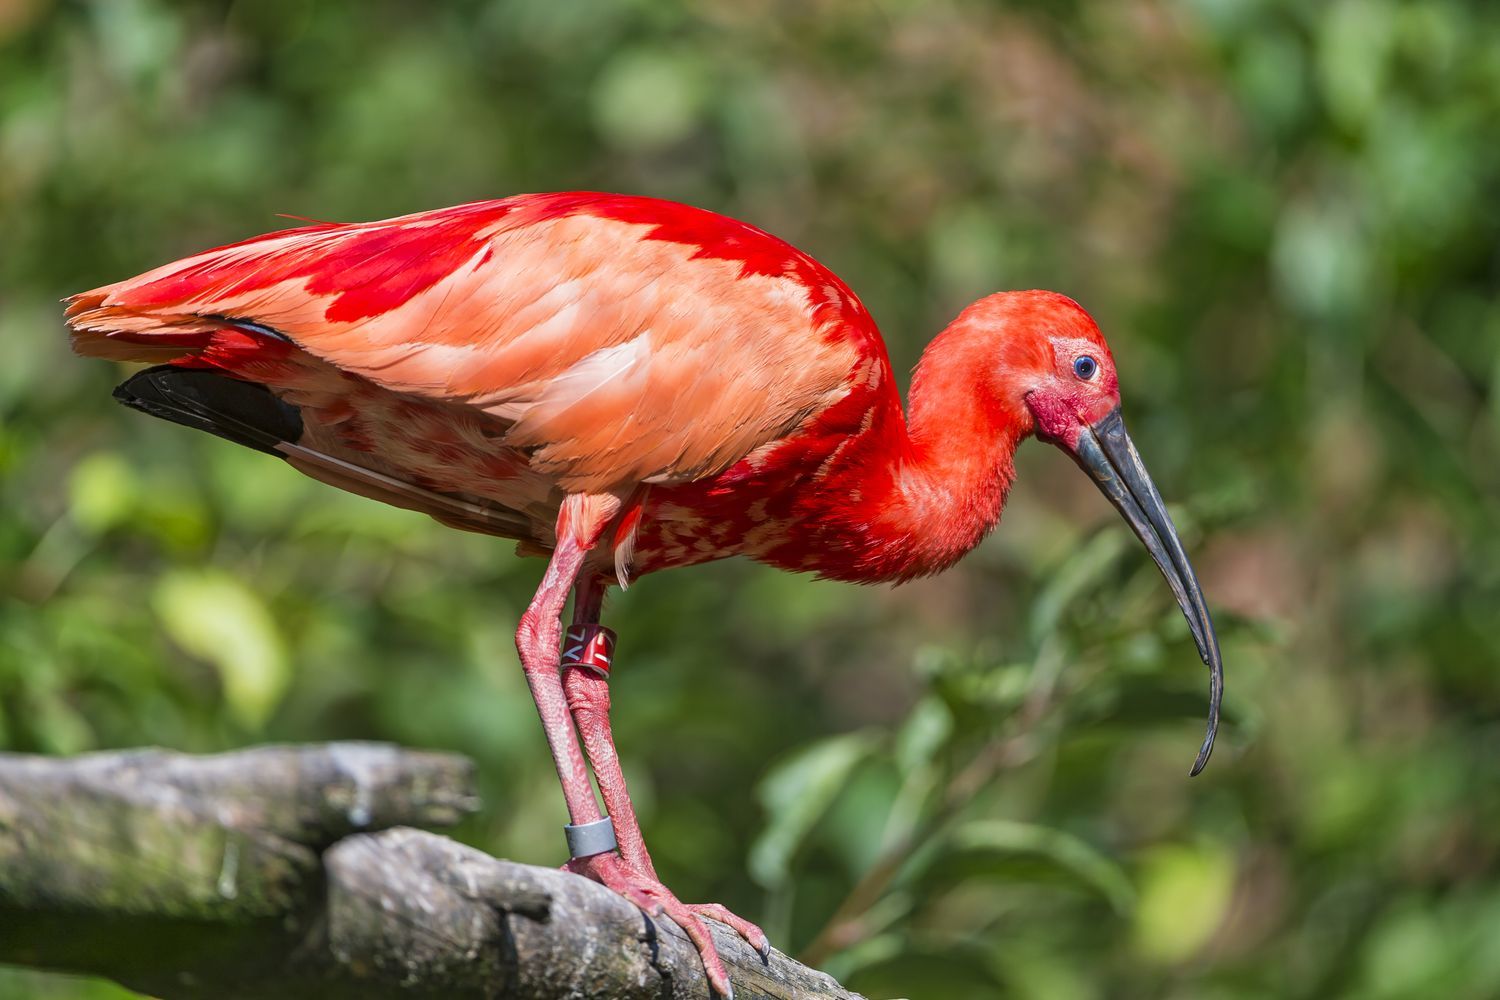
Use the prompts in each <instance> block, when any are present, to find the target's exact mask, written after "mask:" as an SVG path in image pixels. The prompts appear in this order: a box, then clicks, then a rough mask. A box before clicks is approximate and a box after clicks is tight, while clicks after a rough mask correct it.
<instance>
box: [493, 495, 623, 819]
mask: <svg viewBox="0 0 1500 1000" xmlns="http://www.w3.org/2000/svg"><path fill="white" fill-rule="evenodd" d="M609 499H611V500H613V499H614V498H613V497H611V498H609ZM618 506H619V501H618V500H616V501H615V509H614V510H611V509H609V505H608V504H607V503H604V504H602V509H600V508H601V503H600V501H599V499H598V498H594V497H586V496H581V495H574V496H570V497H568V498H567V499H566V500H565V501H563V507H562V511H561V512H560V513H559V514H558V519H557V547H556V549H554V550H553V553H552V561H551V562H549V563H548V564H547V572H546V575H544V576H543V577H542V585H541V586H540V587H538V588H537V592H536V596H535V597H533V598H532V600H531V606H530V607H528V608H527V609H526V613H525V614H523V615H522V616H521V624H520V627H519V628H517V630H516V649H517V651H519V652H520V654H521V667H522V669H523V670H525V672H526V684H527V686H528V687H530V688H531V697H532V700H534V701H535V702H536V710H537V713H538V714H539V715H540V716H541V717H542V729H543V730H545V732H546V734H547V745H548V746H549V747H550V748H551V749H552V761H553V763H554V764H556V765H557V777H558V779H559V780H561V781H562V790H563V799H564V800H565V801H566V802H567V805H568V816H569V817H570V820H571V822H573V823H575V824H582V823H590V822H593V821H594V820H597V819H599V818H600V814H599V804H598V803H597V802H596V801H594V786H593V785H592V784H591V783H590V782H589V772H588V767H587V765H585V764H584V762H583V754H581V753H580V752H579V750H578V737H577V735H576V734H575V733H574V731H573V719H572V717H571V716H570V715H569V714H568V702H567V698H566V696H565V695H564V694H563V687H562V679H561V678H560V677H559V676H558V673H557V670H558V664H559V659H560V652H559V648H558V647H559V642H560V641H561V639H562V621H561V615H562V609H563V604H564V602H566V601H567V599H568V591H569V590H570V589H571V588H572V586H573V582H574V581H575V580H576V579H577V578H578V574H579V571H580V570H581V569H582V568H583V561H584V558H585V556H587V554H588V550H589V548H590V547H591V546H592V545H593V544H594V542H595V541H597V540H598V537H599V534H600V533H601V532H602V531H603V530H604V528H605V527H606V526H607V525H608V523H609V521H610V520H612V519H613V517H614V515H615V513H616V512H617V510H618ZM606 513H607V514H608V516H607V517H603V519H602V521H601V516H602V515H604V514H606ZM594 522H600V523H597V524H596V523H594Z"/></svg>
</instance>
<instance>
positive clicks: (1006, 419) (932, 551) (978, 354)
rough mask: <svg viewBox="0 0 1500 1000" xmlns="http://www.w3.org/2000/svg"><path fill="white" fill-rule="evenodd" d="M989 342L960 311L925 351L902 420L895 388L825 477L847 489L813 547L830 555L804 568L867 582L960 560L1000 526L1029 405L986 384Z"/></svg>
mask: <svg viewBox="0 0 1500 1000" xmlns="http://www.w3.org/2000/svg"><path fill="white" fill-rule="evenodd" d="M991 343H992V342H991ZM987 350H989V351H992V350H993V348H992V346H991V347H987V345H986V344H985V342H984V341H983V340H980V339H979V338H975V337H972V336H969V335H968V331H966V330H965V328H964V327H963V325H962V319H960V321H959V322H955V323H954V324H953V325H952V326H950V327H949V328H948V329H947V330H945V331H944V332H943V333H942V334H940V335H939V336H938V337H937V338H936V339H935V340H933V342H932V343H931V344H930V345H929V346H928V348H927V350H926V352H925V353H924V354H923V356H922V360H921V362H920V364H918V366H917V369H916V371H915V372H914V373H913V376H912V383H911V391H910V393H909V394H908V402H907V415H906V417H905V418H904V419H903V417H902V413H901V406H900V400H899V398H898V397H897V395H896V393H895V390H894V388H890V389H889V390H888V397H887V398H886V399H885V400H884V401H883V403H884V405H883V406H881V407H880V408H879V410H878V411H877V412H876V414H875V416H874V418H873V419H872V420H871V421H870V422H869V426H868V429H867V430H866V432H865V433H864V434H863V435H862V440H861V441H860V442H859V443H858V446H856V447H852V448H850V449H848V451H847V452H846V454H845V456H842V461H840V462H839V465H841V466H842V468H837V469H835V470H832V471H833V474H832V475H830V476H829V477H828V478H829V482H830V483H836V484H837V486H838V492H839V493H841V494H842V495H843V496H844V497H846V498H848V500H847V501H846V502H842V503H839V502H834V503H830V504H829V505H828V506H827V507H826V508H825V510H824V511H823V512H822V513H823V515H824V516H823V517H822V518H819V520H820V521H821V522H822V523H821V525H820V527H821V528H822V529H823V531H824V532H827V534H826V535H824V537H823V538H822V539H820V541H821V542H822V544H820V545H818V546H816V548H815V551H819V552H820V553H828V554H829V556H831V557H832V558H831V560H830V563H828V564H824V565H819V566H817V567H804V568H816V569H817V570H818V571H820V572H822V573H824V574H825V575H827V576H833V577H837V578H841V579H849V580H860V581H872V580H905V579H911V578H913V577H918V576H926V575H928V574H931V573H936V572H938V571H940V570H943V569H947V568H948V567H949V566H951V565H953V563H955V562H957V561H958V559H959V558H960V557H961V556H963V555H964V554H965V553H966V552H968V551H969V550H970V549H972V548H973V547H974V546H975V545H977V544H979V541H980V540H981V539H982V538H984V536H985V535H986V534H988V533H989V531H990V529H992V528H993V527H994V526H995V524H996V522H998V521H999V519H1000V511H1001V508H1002V507H1003V506H1004V504H1005V497H1006V494H1007V493H1008V491H1009V489H1010V484H1011V480H1012V479H1013V478H1014V475H1015V466H1014V464H1013V457H1014V455H1015V450H1016V446H1017V445H1018V444H1019V443H1020V442H1021V440H1022V439H1023V438H1024V437H1025V436H1026V435H1028V434H1029V433H1031V430H1032V424H1031V418H1030V414H1029V413H1027V412H1024V406H1021V405H1020V404H1017V407H1016V408H1014V409H1008V408H1006V407H1004V406H1002V405H1000V404H998V403H997V402H995V396H994V393H993V390H992V389H991V388H990V387H989V386H987V385H984V384H981V381H982V380H984V379H986V378H988V377H989V372H990V370H991V369H990V366H993V365H994V364H995V359H994V358H993V357H992V356H985V354H984V353H983V352H985V351H987ZM1018 410H1019V411H1020V412H1018ZM831 499H832V498H831V497H830V500H831ZM820 533H822V532H820ZM841 551H842V553H844V554H845V555H844V556H839V555H837V553H839V552H841ZM819 561H820V562H822V560H819Z"/></svg>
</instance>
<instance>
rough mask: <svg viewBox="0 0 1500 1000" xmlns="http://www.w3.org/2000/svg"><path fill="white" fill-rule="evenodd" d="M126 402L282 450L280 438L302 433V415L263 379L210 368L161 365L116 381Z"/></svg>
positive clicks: (116, 394) (258, 447) (294, 438)
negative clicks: (259, 379)
mask: <svg viewBox="0 0 1500 1000" xmlns="http://www.w3.org/2000/svg"><path fill="white" fill-rule="evenodd" d="M114 398H115V399H117V400H119V401H120V402H121V403H123V404H124V405H126V406H128V407H130V408H131V409H134V410H140V411H141V412H142V413H148V414H150V415H151V416H153V417H159V418H161V419H163V420H169V421H171V422H172V423H174V424H181V425H183V426H184V427H191V428H193V429H195V430H200V431H207V432H208V433H210V434H215V435H218V436H219V437H222V438H225V439H226V440H229V441H233V442H234V443H236V444H240V445H244V446H245V447H247V448H254V449H256V450H257V451H263V452H266V453H267V454H271V455H277V456H278V457H279V456H280V453H279V452H278V451H277V450H276V446H277V445H278V444H282V443H284V442H295V441H297V440H298V439H299V438H300V437H301V436H302V415H301V413H300V412H298V410H297V408H296V407H295V406H292V405H290V404H289V403H286V402H283V401H282V400H280V399H278V398H277V397H276V396H274V395H273V394H272V393H271V391H270V390H269V389H267V388H266V387H265V386H263V385H261V384H259V383H257V382H246V381H243V380H241V379H236V378H233V377H231V376H229V375H225V374H223V373H221V372H217V371H213V370H210V369H206V368H182V367H178V366H176V365H157V366H156V367H154V368H147V369H145V370H144V371H139V372H136V373H135V374H134V375H132V376H130V378H128V379H126V380H125V381H124V382H121V383H120V384H119V385H117V386H115V390H114Z"/></svg>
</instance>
